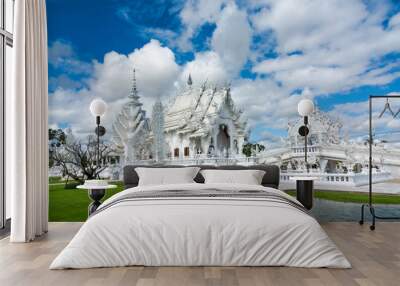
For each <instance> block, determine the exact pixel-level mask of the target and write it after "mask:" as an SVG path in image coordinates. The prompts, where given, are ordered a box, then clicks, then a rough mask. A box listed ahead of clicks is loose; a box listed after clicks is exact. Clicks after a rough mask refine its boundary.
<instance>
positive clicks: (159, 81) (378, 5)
mask: <svg viewBox="0 0 400 286" xmlns="http://www.w3.org/2000/svg"><path fill="white" fill-rule="evenodd" d="M399 12H400V4H399V2H398V1H362V0H354V1H342V0H332V1H324V0H281V1H274V0H249V1H244V0H241V1H233V0H232V1H230V0H213V1H209V0H199V1H190V0H189V1H183V0H175V1H167V0H157V1H117V0H115V1H114V0H97V1H94V0H92V1H79V0H48V1H47V13H48V42H49V83H50V84H49V91H50V123H51V124H52V125H53V126H54V127H56V126H59V127H71V128H73V129H74V130H75V131H76V132H78V133H85V132H88V130H89V125H88V124H87V123H86V122H87V121H90V119H89V118H88V117H87V115H85V116H84V117H82V115H80V116H77V114H83V113H87V112H86V111H87V108H86V107H87V105H88V103H89V102H90V100H91V99H92V98H94V97H103V98H105V99H106V101H107V102H109V103H110V106H111V108H110V111H116V110H118V108H119V107H120V106H121V104H123V100H124V98H125V97H126V96H127V93H128V91H129V84H130V80H129V77H130V70H131V67H132V66H133V65H135V66H137V67H138V84H139V87H140V89H141V92H142V93H141V96H142V100H143V102H144V108H146V110H148V111H150V110H151V105H152V103H153V102H154V100H155V98H156V97H158V96H160V97H161V98H162V99H163V101H165V102H168V100H169V99H170V98H171V96H173V95H174V94H175V93H176V86H179V85H182V83H183V82H184V80H185V78H186V77H187V75H188V73H192V75H193V79H194V81H195V82H196V83H199V84H200V83H201V82H202V81H204V80H205V78H207V79H208V80H209V81H212V82H215V84H222V83H223V82H231V83H232V96H233V98H234V100H235V102H236V104H237V105H238V106H239V107H241V108H242V109H243V111H244V114H245V116H246V117H247V118H248V120H249V124H250V126H251V127H252V131H253V132H252V137H251V138H252V140H253V141H259V140H261V141H274V140H276V139H277V138H276V137H279V136H284V135H285V132H286V131H285V130H286V125H287V122H288V121H289V120H293V119H295V118H296V116H297V114H296V104H297V102H298V100H300V99H301V98H302V97H310V98H313V99H314V100H315V102H316V103H317V105H318V106H319V107H320V108H321V109H322V110H324V111H327V112H330V113H331V114H332V116H336V117H339V118H340V119H341V120H342V121H344V122H346V123H347V124H345V125H346V126H345V127H344V128H345V129H347V132H350V133H354V134H359V133H362V132H365V131H366V126H365V119H366V117H365V116H366V115H367V110H366V109H365V101H366V100H367V97H368V94H386V93H391V92H392V93H393V92H399V91H400V40H399V39H400V14H399ZM204 77H205V78H204ZM249 103H250V104H249ZM66 106H69V108H70V110H68V108H67V109H66ZM399 106H400V102H399ZM360 107H361V108H360ZM352 108H354V110H352ZM110 113H112V112H110ZM106 120H108V124H110V123H111V122H112V116H111V115H109V116H108V117H107V118H106ZM388 122H389V121H388V120H386V121H385V120H382V121H381V122H380V123H379V124H380V126H381V127H382V128H397V127H398V126H397V124H393V122H392V121H390V122H391V123H388Z"/></svg>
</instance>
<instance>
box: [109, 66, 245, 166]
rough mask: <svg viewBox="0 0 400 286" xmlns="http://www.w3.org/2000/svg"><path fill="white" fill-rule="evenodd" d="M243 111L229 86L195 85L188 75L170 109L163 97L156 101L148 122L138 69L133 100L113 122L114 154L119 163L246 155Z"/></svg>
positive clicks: (185, 160) (186, 161)
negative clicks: (235, 101) (233, 98)
mask: <svg viewBox="0 0 400 286" xmlns="http://www.w3.org/2000/svg"><path fill="white" fill-rule="evenodd" d="M241 115H242V112H241V111H240V110H238V109H237V108H236V107H235V104H234V102H233V100H232V97H231V94H230V88H229V86H224V87H217V86H212V85H209V84H207V83H204V84H202V85H194V84H193V81H192V78H191V76H190V75H189V78H188V82H187V85H186V86H185V87H184V89H183V90H182V91H181V92H180V93H178V94H177V95H176V96H175V97H174V98H173V99H172V100H171V102H170V104H169V105H168V106H167V108H165V109H164V107H163V105H162V103H161V101H160V100H158V101H157V102H156V103H155V104H154V106H153V114H152V118H151V120H149V119H147V118H146V113H145V111H144V110H142V104H141V103H140V101H139V95H138V89H137V86H136V78H135V70H134V74H133V86H132V90H131V93H130V95H129V101H128V103H127V104H126V105H124V106H123V108H122V110H121V111H120V112H119V114H118V115H117V117H116V118H115V122H114V124H113V130H112V131H113V137H112V141H113V143H114V149H115V154H114V155H117V156H119V157H120V160H118V161H119V162H120V164H121V165H124V164H128V163H138V162H141V163H149V164H150V163H152V162H158V163H164V164H179V163H180V162H182V163H186V164H187V163H190V160H196V162H192V163H198V164H199V163H201V162H200V161H199V160H203V161H202V162H205V161H204V160H206V161H207V162H208V163H215V162H216V160H218V159H220V158H223V159H226V158H236V157H243V155H242V148H243V144H244V142H245V141H246V139H247V137H248V131H247V129H246V120H245V119H243V118H242V116H241ZM210 160H212V162H211V161H210Z"/></svg>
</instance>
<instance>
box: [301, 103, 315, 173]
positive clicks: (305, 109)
mask: <svg viewBox="0 0 400 286" xmlns="http://www.w3.org/2000/svg"><path fill="white" fill-rule="evenodd" d="M297 111H298V112H299V114H300V116H303V117H304V125H303V126H301V127H300V128H299V134H300V135H301V136H304V161H305V164H306V168H307V173H309V166H308V162H307V135H308V133H309V129H308V116H309V115H310V114H311V113H312V112H313V111H314V103H313V102H312V100H310V99H302V100H300V102H299V104H298V105H297Z"/></svg>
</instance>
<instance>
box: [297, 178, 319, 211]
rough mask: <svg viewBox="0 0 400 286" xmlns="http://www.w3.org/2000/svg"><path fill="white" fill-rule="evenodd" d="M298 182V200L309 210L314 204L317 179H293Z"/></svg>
mask: <svg viewBox="0 0 400 286" xmlns="http://www.w3.org/2000/svg"><path fill="white" fill-rule="evenodd" d="M290 179H291V180H295V181H296V199H297V200H298V201H299V202H300V203H301V204H302V205H303V206H304V207H305V208H306V209H308V210H310V209H312V207H313V203H314V181H315V180H317V179H318V178H317V177H307V176H305V177H291V178H290Z"/></svg>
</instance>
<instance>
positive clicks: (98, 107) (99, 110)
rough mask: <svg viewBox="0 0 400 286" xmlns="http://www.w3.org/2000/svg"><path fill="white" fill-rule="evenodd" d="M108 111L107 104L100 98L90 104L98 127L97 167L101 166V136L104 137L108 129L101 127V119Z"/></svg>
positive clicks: (96, 131) (96, 130)
mask: <svg viewBox="0 0 400 286" xmlns="http://www.w3.org/2000/svg"><path fill="white" fill-rule="evenodd" d="M106 110H107V103H106V102H105V101H104V100H102V99H100V98H97V99H94V100H93V101H92V102H91V103H90V113H92V115H93V116H94V117H96V125H97V127H96V129H95V133H96V135H97V152H96V153H97V154H96V161H97V162H96V164H97V166H99V165H100V136H103V135H104V134H105V133H106V129H105V128H104V127H103V126H100V117H101V116H103V115H104V113H105V112H106Z"/></svg>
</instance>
